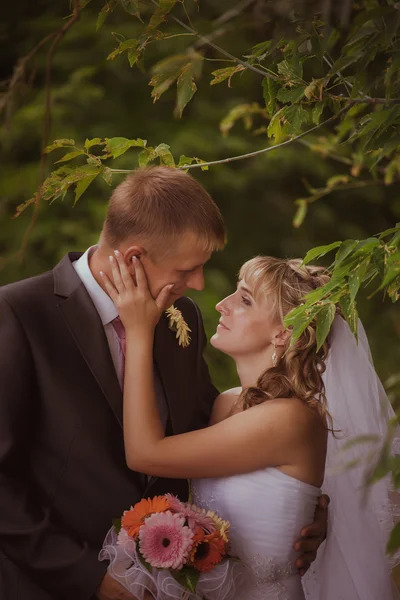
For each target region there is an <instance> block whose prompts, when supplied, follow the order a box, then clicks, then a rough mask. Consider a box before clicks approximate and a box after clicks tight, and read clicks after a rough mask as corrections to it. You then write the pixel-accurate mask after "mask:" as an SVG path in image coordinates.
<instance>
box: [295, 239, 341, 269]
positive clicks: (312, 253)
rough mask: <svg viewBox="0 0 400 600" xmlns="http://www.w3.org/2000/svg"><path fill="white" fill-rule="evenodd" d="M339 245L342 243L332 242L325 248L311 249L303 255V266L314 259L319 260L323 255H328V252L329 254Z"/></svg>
mask: <svg viewBox="0 0 400 600" xmlns="http://www.w3.org/2000/svg"><path fill="white" fill-rule="evenodd" d="M341 243H342V242H333V244H328V245H327V246H317V247H316V248H312V249H311V250H309V251H308V252H307V254H306V255H305V257H304V260H303V264H304V265H307V264H308V263H309V262H311V261H312V260H314V259H315V258H321V256H325V254H328V252H331V251H332V250H334V249H335V248H337V247H338V246H340V245H341Z"/></svg>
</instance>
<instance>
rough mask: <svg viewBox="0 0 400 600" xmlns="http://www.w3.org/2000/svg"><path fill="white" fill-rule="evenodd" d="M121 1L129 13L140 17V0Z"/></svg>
mask: <svg viewBox="0 0 400 600" xmlns="http://www.w3.org/2000/svg"><path fill="white" fill-rule="evenodd" d="M120 2H121V6H122V8H123V9H124V10H125V11H126V12H127V13H129V14H130V15H133V16H134V17H137V18H138V19H140V10H139V0H120Z"/></svg>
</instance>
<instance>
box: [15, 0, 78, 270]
mask: <svg viewBox="0 0 400 600" xmlns="http://www.w3.org/2000/svg"><path fill="white" fill-rule="evenodd" d="M79 16H80V6H79V0H74V11H73V13H72V16H71V18H70V19H69V20H68V21H67V22H66V23H65V24H64V25H63V26H62V27H61V28H60V29H59V30H58V31H57V32H55V33H53V34H52V36H55V37H54V40H53V43H52V44H51V46H50V48H49V51H48V53H47V57H46V71H45V114H44V121H43V144H42V155H41V159H40V184H42V183H43V181H44V175H45V168H46V154H45V152H44V150H45V148H46V146H47V145H48V143H49V137H50V129H51V71H52V67H53V58H54V53H55V51H56V49H57V46H58V45H59V44H60V42H61V40H62V39H63V37H64V35H65V34H66V33H67V31H68V30H69V29H70V28H71V27H72V26H73V25H74V23H76V21H77V20H78V19H79ZM40 200H41V195H40V193H39V194H38V195H37V197H36V200H35V205H34V208H33V213H32V217H31V220H30V223H29V225H28V227H27V229H26V231H25V234H24V237H23V240H22V244H21V248H20V250H19V252H18V256H19V260H20V262H22V260H23V258H24V254H25V250H26V247H27V245H28V242H29V238H30V235H31V233H32V230H33V228H34V226H35V224H36V220H37V217H38V214H39V209H40Z"/></svg>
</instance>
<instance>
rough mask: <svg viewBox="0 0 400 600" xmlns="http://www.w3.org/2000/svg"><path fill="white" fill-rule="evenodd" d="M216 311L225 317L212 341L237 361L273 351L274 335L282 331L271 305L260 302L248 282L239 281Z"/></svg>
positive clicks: (216, 346) (222, 318)
mask: <svg viewBox="0 0 400 600" xmlns="http://www.w3.org/2000/svg"><path fill="white" fill-rule="evenodd" d="M216 309H217V310H218V312H220V313H221V318H220V320H219V324H218V327H217V331H216V333H215V334H214V335H213V336H212V338H211V340H210V342H211V344H212V345H213V346H214V347H215V348H218V350H221V351H222V352H224V353H225V354H228V355H229V356H232V357H233V358H239V357H240V356H244V355H246V356H251V355H253V356H255V355H258V354H260V353H265V352H267V351H269V350H270V348H271V343H272V340H273V337H274V335H276V333H278V331H279V329H281V327H279V324H276V323H274V321H273V318H272V315H271V310H268V303H267V302H266V303H263V305H260V303H257V302H256V300H255V298H254V296H253V294H252V290H251V289H249V286H247V285H246V282H245V281H244V280H241V281H239V283H238V286H237V290H236V292H235V293H234V294H231V295H230V296H228V297H227V298H224V300H222V301H221V302H220V303H219V304H217V306H216Z"/></svg>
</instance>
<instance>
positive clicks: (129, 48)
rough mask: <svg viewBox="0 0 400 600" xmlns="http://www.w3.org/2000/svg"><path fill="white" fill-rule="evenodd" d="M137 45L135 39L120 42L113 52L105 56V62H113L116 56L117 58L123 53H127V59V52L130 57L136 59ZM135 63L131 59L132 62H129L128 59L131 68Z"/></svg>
mask: <svg viewBox="0 0 400 600" xmlns="http://www.w3.org/2000/svg"><path fill="white" fill-rule="evenodd" d="M138 43H139V42H138V40H137V39H130V40H124V41H123V42H120V43H119V46H118V47H117V48H115V50H113V51H112V52H111V53H110V54H109V55H108V56H107V60H114V59H115V58H117V56H119V55H120V54H123V53H124V52H128V58H129V52H130V53H131V57H136V59H137V47H138ZM132 53H133V54H132ZM131 62H132V64H131ZM135 62H136V60H133V59H132V61H131V59H129V64H130V66H131V67H132V66H133V65H134V63H135Z"/></svg>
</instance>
